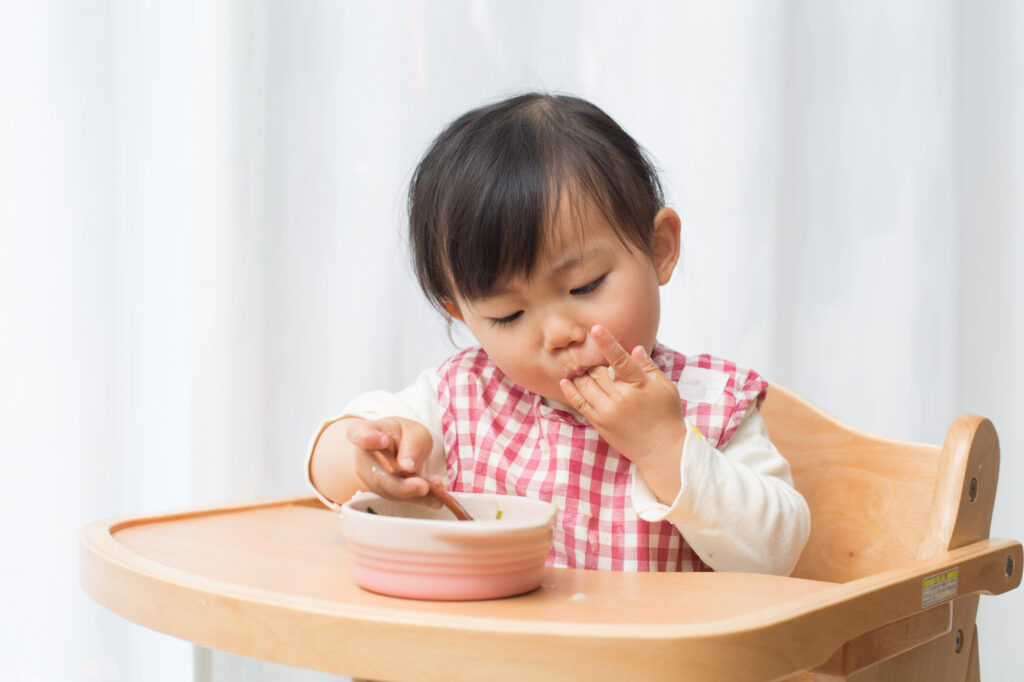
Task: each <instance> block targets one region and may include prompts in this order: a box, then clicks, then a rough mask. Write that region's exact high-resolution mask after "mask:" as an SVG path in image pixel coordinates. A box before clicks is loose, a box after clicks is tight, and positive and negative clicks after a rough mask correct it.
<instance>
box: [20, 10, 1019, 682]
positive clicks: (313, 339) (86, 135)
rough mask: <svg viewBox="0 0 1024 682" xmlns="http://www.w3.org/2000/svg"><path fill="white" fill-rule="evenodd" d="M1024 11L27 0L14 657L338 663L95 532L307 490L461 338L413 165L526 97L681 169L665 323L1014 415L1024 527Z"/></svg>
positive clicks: (147, 671)
mask: <svg viewBox="0 0 1024 682" xmlns="http://www.w3.org/2000/svg"><path fill="white" fill-rule="evenodd" d="M1021 35H1024V6H1021V5H1020V4H1018V3H1015V2H1013V0H1002V1H999V0H992V1H988V0H981V1H978V0H945V1H935V0H907V1H904V2H899V3H892V2H882V1H872V2H857V3H853V2H845V3H844V2H797V1H783V0H777V1H774V2H773V1H764V2H755V1H753V0H752V1H751V2H732V3H719V2H710V1H709V2H695V1H693V2H671V1H670V0H664V1H662V2H645V3H629V2H585V1H582V0H580V1H573V2H568V1H566V2H539V1H521V2H514V3H513V2H497V1H493V2H491V1H477V2H436V3H429V2H414V1H411V0H408V1H395V2H369V1H367V2H358V3H357V2H326V1H323V2H286V1H284V0H279V1H273V0H261V1H254V2H242V1H241V0H238V1H236V2H226V1H222V2H193V3H175V2H164V3H158V2H135V1H129V0H123V1H121V2H116V1H111V2H90V1H87V0H68V1H65V2H58V1H56V0H52V1H40V2H10V1H8V0H0V401H2V410H0V447H2V448H3V453H4V459H3V461H4V470H3V473H2V475H0V500H2V505H3V506H2V511H3V515H2V520H0V524H2V528H3V536H2V537H3V541H4V551H3V552H0V575H2V576H3V577H4V583H3V586H2V587H0V595H2V598H3V602H2V606H3V614H4V617H3V618H2V619H0V679H5V680H7V679H11V680H19V681H21V680H25V681H27V680H62V679H63V680H143V679H145V680H180V679H185V678H187V677H188V676H190V675H191V674H192V670H193V666H195V668H196V669H197V670H200V672H203V671H205V672H206V673H212V675H213V677H214V679H218V680H241V679H245V680H264V679H265V680H300V679H301V680H306V679H322V677H321V676H320V675H315V674H312V673H306V672H303V671H298V670H294V669H287V668H283V667H280V666H266V665H262V664H258V663H256V662H254V661H249V660H246V659H239V658H236V657H230V656H226V655H221V654H217V653H214V654H210V653H209V652H205V651H199V652H197V654H196V656H195V662H193V652H192V649H191V647H190V646H189V645H188V644H187V643H183V642H180V641H178V640H175V639H173V638H170V637H167V636H165V635H161V634H158V633H154V632H151V631H148V630H146V629H144V628H141V627H139V626H136V625H133V624H130V623H128V622H126V621H123V620H122V619H120V618H118V617H117V616H114V615H112V614H110V613H108V612H106V611H105V610H103V609H102V608H101V607H99V606H97V605H95V604H93V603H92V602H91V601H90V600H89V599H88V598H87V597H85V596H84V595H83V593H82V592H81V590H80V588H79V587H78V581H77V532H78V529H79V528H80V527H81V526H82V525H84V524H85V523H87V522H88V521H90V520H93V519H96V518H100V517H105V516H112V515H120V514H141V513H148V512H157V511H162V510H166V509H174V508H184V507H189V506H193V505H199V504H216V503H222V502H227V501H235V500H243V499H247V498H253V497H260V496H270V495H284V494H292V493H302V492H304V490H305V489H304V482H303V476H302V471H301V469H302V466H301V463H302V457H303V450H304V447H305V445H306V441H307V439H308V437H309V435H310V433H311V431H312V430H313V429H314V428H315V426H316V425H317V424H318V423H319V421H320V420H321V419H322V418H324V417H325V416H328V415H331V414H332V413H334V412H335V411H337V410H338V409H339V408H340V406H341V404H342V403H343V402H344V401H345V400H346V399H347V398H348V397H349V396H351V395H353V394H355V393H357V392H360V391H363V390H366V389H370V388H377V387H380V388H390V389H395V388H399V387H400V386H402V385H403V384H404V383H406V382H408V381H410V380H411V379H412V378H413V377H414V376H415V374H416V373H417V371H418V370H419V369H421V368H422V367H424V366H426V365H428V364H431V363H435V362H437V361H438V360H440V359H441V358H442V357H444V356H445V355H446V354H448V353H449V352H450V350H451V348H452V346H451V343H450V342H449V340H448V338H447V335H446V330H445V328H444V325H443V324H442V323H441V321H440V320H438V319H437V316H436V315H435V314H434V313H433V312H432V311H431V310H430V309H429V308H428V307H427V305H426V304H425V303H424V302H423V301H422V297H421V295H420V294H419V292H418V289H417V288H416V285H415V283H414V281H413V279H412V277H411V275H410V267H409V265H408V258H407V254H406V251H405V247H404V242H403V236H402V222H403V211H404V192H405V188H406V183H407V181H408V178H409V175H410V172H411V170H412V168H413V166H414V165H415V162H416V160H417V158H418V156H419V155H420V154H421V153H422V151H423V150H424V148H425V146H426V145H427V143H428V142H429V141H430V139H431V138H432V136H433V135H435V134H436V133H437V132H438V131H439V129H440V128H441V126H442V125H443V124H444V123H446V122H447V121H449V120H451V119H452V118H453V117H455V116H456V115H458V114H460V113H462V112H463V111H465V110H466V109H468V108H470V107H472V106H476V105H478V104H481V103H484V102H487V101H491V100H494V99H496V98H499V97H502V96H505V95H508V94H512V93H515V92H519V91H522V90H526V89H544V90H559V91H568V92H572V93H576V94H579V95H582V96H584V97H587V98H590V99H592V100H593V101H595V102H596V103H597V104H599V105H600V106H602V107H604V108H605V109H606V110H607V111H608V112H609V113H610V114H611V115H612V116H613V117H614V118H616V119H617V120H618V121H619V122H620V123H621V124H622V125H623V126H624V127H625V128H626V129H627V130H628V131H629V132H631V133H632V134H633V135H634V136H635V137H636V138H637V139H638V140H639V141H640V142H641V143H642V144H644V145H645V146H646V147H647V148H648V149H649V150H650V151H651V152H652V154H653V155H654V157H655V158H656V160H657V162H658V164H659V166H660V167H661V169H662V170H663V179H664V181H665V184H666V186H667V188H668V194H669V197H670V200H671V202H672V203H673V205H675V206H676V207H677V208H678V209H679V210H680V213H681V214H682V216H683V223H684V248H685V253H684V258H683V261H682V263H681V266H680V268H679V271H678V272H677V275H676V277H675V279H674V281H673V282H672V283H671V284H670V285H669V287H668V289H667V291H666V295H665V298H664V305H665V314H664V325H663V328H662V333H661V338H662V340H664V341H666V342H668V343H670V344H671V345H673V346H675V347H677V348H679V349H682V350H684V351H686V352H702V351H709V352H715V353H717V354H720V355H723V356H726V357H730V358H733V359H735V360H737V361H739V362H742V363H745V364H748V365H751V366H753V367H755V368H757V369H758V370H760V371H761V372H762V373H763V374H765V375H766V376H768V377H769V378H770V379H772V380H775V381H778V382H780V383H783V384H786V385H788V386H790V387H791V388H793V389H795V390H797V391H798V392H799V393H801V394H803V395H805V396H806V397H808V398H809V399H810V400H812V401H813V402H815V403H817V404H819V405H820V406H822V407H824V408H825V409H826V410H828V411H829V412H831V413H833V414H835V415H837V416H839V417H840V418H842V419H844V420H845V421H847V422H849V423H852V424H854V425H857V426H859V427H862V428H864V429H867V430H871V431H876V432H880V433H883V434H886V435H890V436H893V437H896V438H903V439H912V440H920V441H928V442H940V441H941V440H942V438H943V437H944V435H945V429H946V427H947V426H948V424H949V423H950V422H951V421H952V420H953V419H954V418H955V417H956V416H957V415H959V414H962V413H965V412H974V413H979V414H983V415H986V416H988V417H990V418H992V419H993V421H994V422H995V424H996V427H997V429H998V430H999V433H1000V438H1001V442H1002V449H1003V459H1002V468H1001V475H1000V486H999V487H1000V491H1001V492H1000V494H999V495H998V496H997V501H996V510H995V518H994V521H993V527H992V534H993V535H994V536H1003V537H1016V538H1021V537H1022V536H1024V527H1022V525H1021V523H1020V519H1022V518H1024V502H1022V499H1021V496H1020V495H1016V494H1015V489H1016V487H1017V486H1020V485H1022V484H1024V466H1022V463H1021V459H1020V457H1019V456H1018V455H1019V453H1020V452H1021V450H1022V448H1024V426H1022V421H1021V419H1020V416H1019V415H1020V412H1021V406H1022V402H1021V400H1020V399H1019V397H1018V396H1017V393H1016V387H1017V386H1018V385H1022V386H1024V360H1022V356H1021V353H1020V352H1019V349H1020V348H1024V304H1022V303H1021V295H1022V294H1024V274H1022V268H1021V261H1022V260H1024V231H1022V223H1024V199H1022V198H1021V197H1022V196H1024V192H1022V191H1021V190H1022V189H1024V123H1022V122H1024V54H1022V47H1021V41H1020V36H1021ZM456 340H457V341H459V342H461V341H463V340H464V337H462V336H457V337H456ZM1022 612H1024V591H1021V590H1018V591H1016V592H1014V593H1012V594H1010V595H1007V596H1002V597H999V598H996V599H991V598H983V599H982V602H981V609H980V615H979V629H980V645H981V656H982V665H983V669H984V672H985V677H986V679H993V680H1010V679H1014V678H1015V675H1014V672H1015V671H1019V670H1020V669H1022V668H1024V650H1022V649H1021V647H1020V646H1019V641H1020V639H1021V637H1022V635H1024V622H1022V620H1021V615H1020V614H1021V613H1022Z"/></svg>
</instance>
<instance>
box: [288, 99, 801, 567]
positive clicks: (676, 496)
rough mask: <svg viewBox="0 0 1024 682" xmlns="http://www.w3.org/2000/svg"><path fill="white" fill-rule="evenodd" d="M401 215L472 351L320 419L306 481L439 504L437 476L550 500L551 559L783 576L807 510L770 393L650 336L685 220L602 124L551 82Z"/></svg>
mask: <svg viewBox="0 0 1024 682" xmlns="http://www.w3.org/2000/svg"><path fill="white" fill-rule="evenodd" d="M409 223H410V227H409V229H410V238H411V243H412V250H413V255H414V259H415V266H416V274H417V277H418V279H419V282H420V285H421V286H422V288H423V291H424V292H425V293H426V295H427V298H428V299H429V300H430V301H431V302H432V303H433V304H434V305H435V306H436V307H437V308H438V310H439V311H440V312H441V313H442V314H443V315H445V316H446V317H447V318H448V319H449V321H456V320H457V321H458V322H460V323H462V324H464V325H465V326H466V327H467V328H468V330H469V331H470V332H471V333H472V335H473V336H474V337H475V339H476V340H477V342H478V343H479V347H475V348H470V349H467V350H464V351H462V352H460V353H458V354H456V355H454V356H452V357H450V358H448V359H447V360H445V361H444V362H443V363H442V364H441V365H440V366H439V367H437V368H430V369H428V370H426V371H424V372H423V373H422V374H421V375H420V377H419V379H418V380H417V381H416V383H414V384H413V385H412V386H410V387H409V388H407V389H405V390H404V391H402V392H400V393H397V394H389V393H384V392H374V393H370V394H367V395H364V396H361V397H358V398H356V399H355V400H353V401H352V402H350V403H349V404H348V406H347V407H346V408H345V409H344V411H343V413H342V414H343V416H342V417H339V418H337V419H334V420H330V421H328V422H326V423H325V424H324V425H323V426H322V427H321V429H320V431H319V432H318V433H317V434H316V435H315V436H314V438H313V441H312V444H311V446H310V452H309V457H308V460H307V472H308V475H309V479H310V483H311V484H312V485H313V487H314V489H315V490H316V491H317V494H318V495H319V496H320V497H321V499H322V500H323V501H324V502H325V503H326V504H328V505H329V506H332V507H334V508H337V506H338V504H339V503H342V502H344V501H345V500H347V499H348V498H349V497H350V496H351V495H352V494H353V493H354V492H355V491H356V489H358V488H360V487H365V488H368V489H370V490H372V491H373V492H376V493H378V494H380V495H383V496H386V497H390V498H399V499H410V498H419V499H423V500H424V501H425V502H426V503H428V504H433V505H438V504H439V503H438V502H437V501H436V499H435V498H434V497H433V496H431V497H424V496H426V494H427V490H428V489H427V481H426V480H425V479H426V478H433V479H434V480H435V482H443V484H444V485H446V486H447V488H448V489H449V490H453V491H466V492H497V493H507V494H513V495H522V496H526V497H534V498H539V499H543V500H548V501H551V502H554V503H555V504H556V505H557V506H558V509H559V513H558V518H557V521H556V524H555V531H554V541H553V543H552V549H551V552H550V554H549V556H548V564H549V565H553V566H567V567H575V568H597V569H611V570H624V571H699V570H718V571H751V572H763V573H776V574H786V573H788V572H789V571H791V570H792V568H793V566H794V565H795V564H796V560H797V558H798V557H799V555H800V551H801V550H802V548H803V546H804V543H805V542H806V540H807V536H808V532H809V528H810V517H809V513H808V508H807V504H806V502H805V501H804V499H803V497H801V495H800V494H799V493H798V492H797V491H796V490H795V489H794V488H793V481H792V478H791V476H790V472H789V465H788V463H787V462H786V460H785V459H783V457H782V456H781V455H780V454H779V452H778V450H777V449H776V448H775V446H774V445H772V442H771V440H770V439H769V437H768V433H767V430H766V428H765V424H764V421H763V419H762V417H761V414H760V412H759V409H758V407H759V405H760V403H761V401H762V400H763V399H764V396H765V391H766V389H767V383H766V382H765V381H764V380H763V379H761V378H760V377H759V376H758V375H757V374H756V373H755V372H753V371H751V370H748V369H742V368H740V367H737V366H736V365H735V364H733V363H731V362H729V361H727V360H722V359H719V358H715V357H712V356H709V355H681V354H680V353H677V352H675V351H673V350H671V349H669V348H667V347H665V346H663V345H661V344H660V343H658V341H657V332H658V325H659V321H660V314H661V310H660V300H659V287H660V286H662V285H664V284H666V283H667V282H668V281H669V278H670V277H671V276H672V272H673V269H674V267H675V265H676V261H677V260H678V258H679V247H680V235H679V233H680V220H679V216H678V214H677V213H676V212H675V211H674V210H672V209H671V208H669V207H667V206H665V205H664V200H663V195H662V190H661V186H660V183H659V180H658V177H657V173H656V171H655V169H654V167H653V166H652V164H651V162H650V161H649V160H648V158H647V157H646V155H645V154H644V152H643V150H642V149H641V148H640V147H639V146H638V145H637V143H636V142H635V141H634V140H633V139H632V138H631V137H630V136H629V135H627V134H626V133H625V131H623V130H622V128H620V127H619V126H618V125H617V124H616V123H615V122H614V121H613V120H612V119H611V118H609V117H608V115H607V114H605V113H604V112H603V111H601V110H600V109H599V108H598V107H596V106H594V105H593V104H591V103H589V102H586V101H584V100H581V99H578V98H574V97H568V96H552V95H545V94H526V95H521V96H518V97H513V98H511V99H508V100H505V101H502V102H498V103H497V104H493V105H490V106H485V107H481V108H479V109H475V110H473V111H470V112H468V113H466V114H464V115H463V116H461V117H460V118H458V119H457V120H456V121H455V122H453V123H452V124H451V125H449V126H448V128H447V129H445V130H444V131H443V132H442V133H441V134H440V135H439V136H438V137H437V139H436V140H434V142H433V144H432V145H431V146H430V148H429V149H428V151H427V153H426V155H425V156H424V157H423V159H422V161H421V162H420V164H419V166H418V167H417V169H416V172H415V174H414V176H413V179H412V182H411V185H410V189H409ZM373 450H384V451H387V452H390V453H392V454H394V455H395V456H396V457H397V458H398V462H399V464H400V466H401V467H402V468H403V469H404V470H405V471H407V472H415V473H417V474H419V475H418V476H413V477H409V478H400V477H396V476H391V475H388V474H387V473H386V472H384V471H383V470H382V469H381V468H380V467H379V466H378V465H377V463H376V460H375V459H374V458H373V456H372V455H371V454H370V453H371V451H373Z"/></svg>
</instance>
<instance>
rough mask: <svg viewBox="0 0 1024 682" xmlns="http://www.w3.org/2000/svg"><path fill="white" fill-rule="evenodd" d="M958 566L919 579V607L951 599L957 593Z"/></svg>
mask: <svg viewBox="0 0 1024 682" xmlns="http://www.w3.org/2000/svg"><path fill="white" fill-rule="evenodd" d="M959 577H960V568H959V567H957V568H951V569H949V570H948V571H943V572H942V573H936V574H935V575H930V576H928V577H927V578H925V579H924V580H922V581H921V608H927V607H929V606H932V605H934V604H938V603H939V602H943V601H946V600H947V599H952V598H953V597H955V596H956V594H957V580H958V579H959Z"/></svg>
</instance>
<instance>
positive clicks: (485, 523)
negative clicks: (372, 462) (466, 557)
mask: <svg viewBox="0 0 1024 682" xmlns="http://www.w3.org/2000/svg"><path fill="white" fill-rule="evenodd" d="M451 494H452V496H453V497H456V498H460V497H476V498H479V497H486V498H515V499H516V500H517V501H523V502H526V503H527V504H529V505H533V506H536V507H538V509H541V508H544V507H546V508H547V514H546V515H545V516H539V515H538V517H537V518H536V519H533V520H529V521H524V520H518V521H513V520H505V519H479V520H473V521H471V522H468V523H467V522H463V521H457V520H455V519H418V518H412V517H408V516H386V515H383V514H371V513H369V512H365V511H363V510H361V509H356V508H355V507H354V506H353V505H355V504H358V503H361V502H364V501H367V502H368V501H370V500H381V501H386V502H393V501H394V500H388V499H387V498H384V497H382V496H380V495H377V494H376V493H371V492H366V491H360V492H357V493H356V494H355V495H353V496H352V497H351V498H349V500H348V501H347V502H345V503H344V504H343V505H342V506H341V511H340V512H339V513H340V515H341V517H342V519H343V520H344V518H345V514H351V515H352V516H353V517H354V518H358V519H359V520H360V522H361V523H370V524H386V525H388V526H392V527H394V526H398V527H403V526H409V527H415V528H418V529H419V530H420V531H428V530H434V531H443V532H447V533H451V532H452V531H455V532H457V533H458V534H460V535H479V534H487V535H493V534H494V533H495V532H501V531H505V532H521V531H523V530H531V529H537V528H546V527H548V526H551V525H552V524H553V523H554V521H555V517H556V516H557V515H558V507H557V506H556V505H555V503H554V502H547V501H545V500H538V499H536V498H534V497H524V496H522V495H508V494H502V493H451ZM398 501H399V502H401V500H398ZM410 504H415V503H414V502H410ZM453 524H455V525H453Z"/></svg>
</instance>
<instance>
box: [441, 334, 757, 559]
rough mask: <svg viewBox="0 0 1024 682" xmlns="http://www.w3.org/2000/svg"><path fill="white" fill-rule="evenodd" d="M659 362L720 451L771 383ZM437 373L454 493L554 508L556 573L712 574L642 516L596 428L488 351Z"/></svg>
mask: <svg viewBox="0 0 1024 682" xmlns="http://www.w3.org/2000/svg"><path fill="white" fill-rule="evenodd" d="M651 357H652V359H653V360H654V362H655V364H657V365H658V366H659V367H660V368H661V370H662V371H663V372H665V374H666V375H667V376H668V377H669V378H671V379H672V380H673V381H675V382H676V384H677V385H678V386H679V390H680V396H681V402H682V405H683V413H684V416H685V418H686V420H687V421H689V422H690V423H692V424H693V425H695V426H696V427H697V428H698V429H699V430H700V432H701V434H702V435H703V436H704V437H705V438H706V439H707V440H708V441H709V442H710V443H711V445H713V446H715V447H716V448H718V449H721V448H722V447H723V446H724V445H725V444H726V443H727V442H728V441H729V438H731V437H732V434H733V433H734V432H735V431H736V428H737V427H738V426H739V424H740V421H742V419H743V415H744V414H745V413H746V411H747V408H749V407H750V406H751V405H752V404H759V403H760V401H761V400H762V399H763V398H764V391H765V389H766V388H767V386H768V384H767V382H765V381H764V380H762V379H761V378H760V377H759V376H758V375H757V374H756V373H755V372H753V371H751V370H747V369H741V368H738V367H737V366H736V365H734V364H732V363H731V362H728V361H726V360H720V359H718V358H714V357H711V356H709V355H698V356H689V357H687V356H683V355H681V354H679V353H676V352H675V351H673V350H671V349H669V348H666V347H665V346H662V345H660V344H658V345H656V346H655V348H654V352H653V353H652V355H651ZM684 368H685V369H686V370H687V371H686V372H684V371H683V370H684ZM438 376H439V378H440V381H439V384H438V399H439V401H440V407H441V425H442V429H443V433H444V445H445V452H446V453H447V467H448V487H449V488H450V489H451V490H455V491H463V492H487V493H503V494H509V495H521V496H524V497H533V498H538V499H542V500H547V501H550V502H554V503H555V504H556V505H557V506H558V508H559V514H558V519H557V521H556V523H555V530H554V542H553V543H552V547H551V552H550V554H549V555H548V560H547V563H548V565H549V566H567V567H570V568H597V569H610V570H616V571H702V570H710V569H709V568H708V567H707V566H706V565H705V564H704V562H702V561H701V560H700V558H699V557H698V556H697V555H696V554H695V553H694V552H693V551H692V550H691V549H690V547H689V545H688V544H687V543H686V540H685V539H684V538H683V536H682V534H680V532H679V531H678V530H677V529H676V527H675V526H674V525H672V524H671V523H670V522H668V521H658V522H653V523H649V522H647V521H644V520H643V519H641V518H639V517H638V516H637V515H636V512H634V510H633V506H632V503H631V498H630V488H631V485H632V475H631V466H630V464H631V463H630V461H629V460H628V459H627V458H626V457H625V456H623V455H621V454H620V453H619V452H617V451H616V450H614V449H613V448H612V447H611V446H609V445H608V443H606V442H605V440H604V439H603V438H601V437H600V436H599V435H598V433H597V430H596V429H595V428H594V427H593V426H591V425H590V424H589V422H586V421H583V420H581V419H579V418H577V417H576V416H575V415H574V414H573V413H571V412H568V411H566V410H563V409H558V408H555V407H552V406H550V405H547V404H545V403H544V402H543V401H542V399H541V398H540V396H538V395H537V394H535V393H533V392H531V391H528V390H526V389H524V388H522V387H520V386H518V385H516V384H514V383H512V381H511V380H509V379H508V377H506V376H505V375H504V373H502V371H501V370H500V369H498V368H497V367H496V366H495V365H494V363H492V362H491V360H490V358H489V357H488V355H487V353H485V352H484V351H483V349H481V348H470V349H468V350H465V351H463V352H461V353H459V354H457V355H455V356H453V357H451V358H449V359H448V360H446V361H445V362H444V363H443V364H442V365H441V367H440V368H439V369H438Z"/></svg>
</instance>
